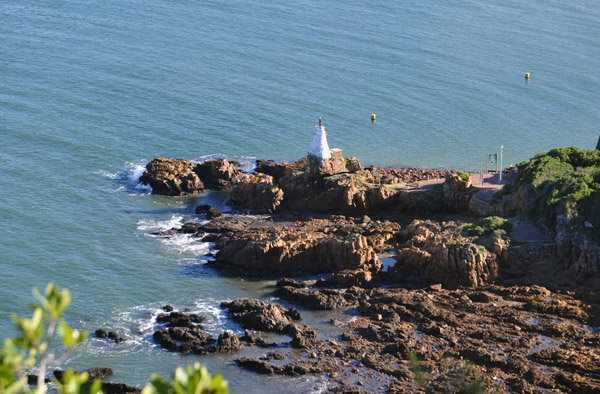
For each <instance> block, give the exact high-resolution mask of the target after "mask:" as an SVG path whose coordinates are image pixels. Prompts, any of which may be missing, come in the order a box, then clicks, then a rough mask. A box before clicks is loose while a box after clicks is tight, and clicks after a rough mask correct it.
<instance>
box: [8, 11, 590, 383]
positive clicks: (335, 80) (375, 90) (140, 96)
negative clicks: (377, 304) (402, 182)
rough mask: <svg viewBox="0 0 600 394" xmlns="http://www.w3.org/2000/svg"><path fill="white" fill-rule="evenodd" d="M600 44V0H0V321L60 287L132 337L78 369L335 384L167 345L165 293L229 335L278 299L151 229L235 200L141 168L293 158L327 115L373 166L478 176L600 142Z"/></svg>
mask: <svg viewBox="0 0 600 394" xmlns="http://www.w3.org/2000/svg"><path fill="white" fill-rule="evenodd" d="M598 37H600V8H598V6H597V2H596V1H592V0H582V1H573V2H563V1H556V0H533V1H528V2H522V1H512V0H508V1H492V2H489V1H481V0H473V1H452V0H451V1H439V0H434V1H429V2H417V1H403V2H400V1H399V2H390V1H372V2H360V1H355V0H348V1H345V2H331V1H315V0H307V1H300V2H285V1H267V0H249V1H237V0H233V1H228V2H224V1H188V0H178V1H169V2H167V1H159V0H147V1H138V0H121V1H116V0H106V1H91V0H89V1H71V0H63V1H56V0H45V1H44V0H40V1H29V0H18V1H17V0H3V1H2V2H0V229H1V233H0V270H1V272H2V276H1V277H2V281H1V285H0V332H3V333H4V334H5V335H10V334H13V333H14V330H13V328H12V324H11V322H10V315H11V313H20V314H25V313H28V312H29V311H28V309H27V306H28V305H29V302H30V301H31V293H30V290H31V288H32V287H34V286H36V287H39V288H43V287H44V286H45V284H46V283H47V282H48V281H50V280H53V281H56V282H57V283H58V284H59V285H60V286H62V287H66V288H69V289H70V290H71V291H72V293H73V299H74V301H73V305H72V307H71V308H70V310H69V313H68V316H69V321H70V323H71V324H73V325H74V326H76V327H78V328H85V329H88V330H90V331H94V330H95V329H96V328H99V327H105V328H107V329H113V330H117V331H119V333H120V334H121V335H122V336H124V337H125V338H126V339H127V342H126V343H125V344H122V345H119V346H115V345H111V344H109V343H106V342H103V341H99V340H96V339H91V340H90V341H88V342H87V343H86V344H84V345H83V347H82V349H81V350H82V351H81V352H80V353H77V354H76V355H74V356H72V357H70V359H69V360H68V364H69V365H70V366H72V367H76V368H78V367H89V366H93V365H106V366H111V367H113V368H115V370H116V376H115V380H121V381H127V382H130V383H134V384H141V383H143V382H145V381H146V380H147V379H148V377H149V375H150V373H151V372H159V373H161V374H163V375H167V374H169V373H170V372H171V371H172V370H173V369H174V367H175V366H176V365H179V364H186V363H189V362H193V361H200V362H202V363H205V364H207V365H208V366H209V368H210V369H212V370H216V369H218V370H221V371H223V373H224V374H225V376H226V378H227V379H229V381H230V383H231V385H232V392H234V393H241V392H253V391H265V392H280V391H294V392H305V391H319V390H321V389H323V382H322V380H321V378H318V377H317V378H315V377H308V378H300V379H290V378H280V377H276V378H274V377H268V378H264V377H259V376H256V375H254V374H252V373H247V372H244V371H240V370H238V369H237V368H236V367H235V366H234V365H233V364H232V360H233V359H235V357H237V356H212V357H203V358H199V357H194V356H187V357H184V356H180V355H177V354H172V353H169V352H166V351H163V350H161V349H159V348H157V347H156V346H155V345H154V344H153V343H152V341H151V334H152V332H153V330H154V329H155V328H156V325H155V324H154V321H153V313H156V311H157V309H158V308H160V306H161V305H164V304H166V303H169V304H173V305H175V306H177V307H180V308H183V307H191V308H192V309H194V310H198V311H202V312H203V313H205V314H207V316H208V317H209V323H208V326H207V328H208V329H209V330H210V331H212V332H214V333H218V332H220V331H222V330H224V329H232V330H234V331H236V332H241V331H240V328H239V327H238V326H236V325H235V324H233V323H231V322H230V321H229V320H228V319H227V318H226V315H225V314H224V313H223V312H222V311H220V309H219V308H218V304H219V302H221V301H223V300H231V299H234V298H238V297H262V298H266V299H268V298H269V295H268V293H269V291H270V288H269V286H271V285H272V283H273V282H261V281H247V280H242V279H240V278H235V277H233V278H222V277H220V276H219V275H217V274H216V273H214V272H213V271H210V270H207V269H205V268H204V267H203V265H202V261H203V259H205V258H204V257H203V255H204V254H205V253H206V252H207V251H208V248H209V245H208V244H203V243H200V242H196V241H194V240H192V239H190V238H188V237H183V236H182V237H179V238H175V239H171V240H165V239H159V238H155V237H152V236H150V235H149V234H150V233H151V232H152V231H155V230H158V229H165V228H170V227H172V226H175V225H177V224H178V223H181V222H183V221H186V220H201V219H202V218H197V217H195V216H194V215H193V210H194V206H195V205H197V204H198V203H204V202H208V203H211V204H216V205H217V206H219V207H221V208H223V209H225V210H226V209H227V206H226V205H225V201H224V196H223V195H222V194H218V193H207V194H205V195H202V196H196V197H187V198H165V197H157V196H152V195H150V194H149V193H148V190H146V189H144V188H140V187H139V186H138V185H137V182H136V178H137V177H138V176H139V175H140V174H141V170H142V166H143V165H144V164H145V163H146V162H147V161H149V160H151V159H152V158H154V157H157V156H165V157H181V158H188V159H194V160H203V159H205V158H208V157H215V156H221V155H224V156H227V157H233V158H236V159H239V160H241V161H242V162H244V163H246V164H248V165H250V164H251V163H252V161H253V160H254V159H255V158H273V159H278V160H288V161H289V160H294V159H297V158H299V157H301V156H303V155H304V154H305V152H306V149H307V148H308V145H309V143H310V139H311V136H312V131H313V127H314V125H315V123H316V122H317V118H318V117H319V116H322V117H323V119H324V123H325V125H326V127H327V131H328V138H329V143H330V146H332V147H340V148H342V149H344V152H345V155H346V156H356V157H358V158H359V159H360V160H361V162H362V163H363V164H379V165H410V166H423V167H446V168H459V169H468V170H479V169H481V168H484V167H485V161H484V160H485V155H486V154H487V153H493V152H498V151H499V147H500V145H504V147H505V148H504V163H505V164H511V163H516V162H519V161H521V160H525V159H527V158H529V157H531V156H532V155H534V154H535V153H537V152H540V151H545V150H548V149H551V148H553V147H557V146H569V145H575V146H579V147H582V148H594V147H595V145H596V142H597V139H598V136H599V135H600V127H599V126H598V125H599V124H600V106H599V105H598V103H600V40H598ZM525 72H530V73H531V79H530V81H529V82H528V83H527V82H526V81H525V78H524V74H525ZM371 113H376V114H377V121H376V122H375V123H371V121H370V115H371ZM303 312H304V311H303ZM305 315H306V320H307V322H309V323H311V324H315V325H322V326H324V327H329V325H328V324H326V322H327V321H328V319H329V317H328V316H326V315H324V314H318V313H308V312H305ZM341 318H343V316H341ZM328 333H329V334H327V335H335V334H336V330H335V328H329V329H328ZM282 340H283V339H282ZM250 353H252V350H251V351H250Z"/></svg>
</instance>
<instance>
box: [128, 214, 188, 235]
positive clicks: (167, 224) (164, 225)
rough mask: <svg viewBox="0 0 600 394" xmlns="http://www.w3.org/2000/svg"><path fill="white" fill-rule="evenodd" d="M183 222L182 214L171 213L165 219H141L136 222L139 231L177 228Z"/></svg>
mask: <svg viewBox="0 0 600 394" xmlns="http://www.w3.org/2000/svg"><path fill="white" fill-rule="evenodd" d="M182 224H183V215H173V216H171V218H170V219H167V220H155V219H143V220H140V221H139V222H138V223H137V229H138V230H141V231H161V230H171V229H172V228H179V227H181V225H182Z"/></svg>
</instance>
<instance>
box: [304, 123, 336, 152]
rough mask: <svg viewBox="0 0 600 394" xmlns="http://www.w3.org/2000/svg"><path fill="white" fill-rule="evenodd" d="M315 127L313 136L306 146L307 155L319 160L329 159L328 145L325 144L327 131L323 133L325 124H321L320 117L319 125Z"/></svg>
mask: <svg viewBox="0 0 600 394" xmlns="http://www.w3.org/2000/svg"><path fill="white" fill-rule="evenodd" d="M315 128H316V131H315V136H314V137H313V140H312V142H311V143H310V147H309V148H308V156H309V157H310V156H313V157H316V158H317V159H319V160H323V159H330V158H331V152H330V151H329V145H328V144H327V133H325V126H323V120H322V119H321V118H319V125H318V126H315Z"/></svg>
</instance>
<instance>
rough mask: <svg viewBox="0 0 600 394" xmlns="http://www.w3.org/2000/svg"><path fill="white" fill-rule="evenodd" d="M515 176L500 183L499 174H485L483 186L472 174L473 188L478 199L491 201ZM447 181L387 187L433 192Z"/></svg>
mask: <svg viewBox="0 0 600 394" xmlns="http://www.w3.org/2000/svg"><path fill="white" fill-rule="evenodd" d="M515 179H516V175H515V174H502V182H500V175H499V174H491V173H490V174H483V185H482V184H481V181H480V175H479V173H478V172H474V173H471V180H472V181H473V186H475V187H476V188H478V189H479V193H477V198H479V199H480V200H485V201H490V200H491V199H492V196H493V195H494V193H496V192H497V191H499V190H500V189H502V187H503V186H504V185H506V184H507V183H511V182H514V180H515ZM444 180H445V179H443V178H442V179H432V180H429V181H419V182H414V183H396V184H393V185H385V186H386V187H389V188H391V189H399V190H406V191H411V192H417V191H425V190H431V189H433V188H434V186H435V185H443V184H444Z"/></svg>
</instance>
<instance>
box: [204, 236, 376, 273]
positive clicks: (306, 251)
mask: <svg viewBox="0 0 600 394" xmlns="http://www.w3.org/2000/svg"><path fill="white" fill-rule="evenodd" d="M222 246H223V248H222V249H221V250H220V251H219V252H218V253H217V255H216V256H215V261H214V262H211V263H209V264H210V265H211V266H213V267H218V268H227V269H234V270H238V271H244V272H246V273H248V274H251V275H257V276H276V275H290V274H293V275H306V274H318V273H327V272H334V271H339V270H343V269H356V268H361V267H362V268H365V269H369V270H373V271H378V270H379V269H380V268H381V262H379V260H378V259H377V254H376V253H375V251H374V250H373V248H372V247H370V246H369V245H368V243H367V239H366V238H365V237H364V236H362V235H360V234H353V235H349V236H338V235H335V234H325V233H320V232H305V231H302V230H298V229H294V228H289V229H288V228H271V229H261V228H257V229H250V230H248V231H245V232H238V233H234V234H232V235H231V236H230V237H228V238H227V239H224V240H222Z"/></svg>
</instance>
